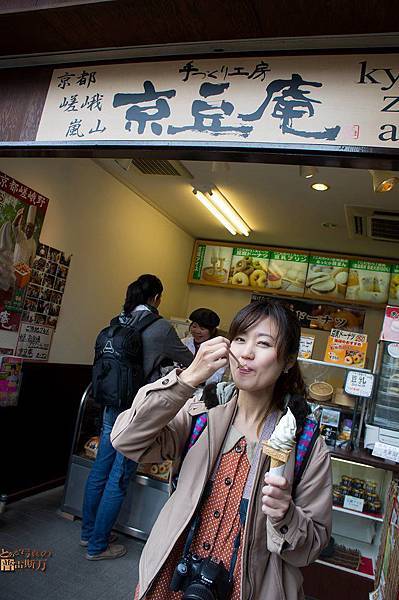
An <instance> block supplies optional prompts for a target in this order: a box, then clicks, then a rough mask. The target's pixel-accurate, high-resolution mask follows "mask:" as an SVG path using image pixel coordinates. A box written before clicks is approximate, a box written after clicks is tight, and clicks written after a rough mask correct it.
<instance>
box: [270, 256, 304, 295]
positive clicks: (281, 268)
mask: <svg viewBox="0 0 399 600" xmlns="http://www.w3.org/2000/svg"><path fill="white" fill-rule="evenodd" d="M307 271H308V255H307V254H299V253H294V252H278V251H271V252H270V262H269V270H268V274H267V288H268V289H272V290H275V291H283V292H286V293H289V294H290V293H292V294H295V295H301V296H303V293H304V290H305V281H306V273H307Z"/></svg>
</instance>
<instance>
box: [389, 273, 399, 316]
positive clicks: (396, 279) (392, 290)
mask: <svg viewBox="0 0 399 600" xmlns="http://www.w3.org/2000/svg"><path fill="white" fill-rule="evenodd" d="M388 304H393V305H394V306H398V305H399V265H392V267H391V281H390V283H389V298H388Z"/></svg>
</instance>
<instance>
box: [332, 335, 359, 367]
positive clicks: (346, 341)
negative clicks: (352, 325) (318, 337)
mask: <svg viewBox="0 0 399 600" xmlns="http://www.w3.org/2000/svg"><path fill="white" fill-rule="evenodd" d="M366 353H367V335H366V334H365V333H354V332H352V331H343V330H340V329H331V333H330V335H329V338H328V341H327V348H326V353H325V356H324V360H325V362H328V363H333V364H336V365H345V366H347V367H351V366H352V367H357V368H358V369H362V368H363V367H364V365H365V362H366Z"/></svg>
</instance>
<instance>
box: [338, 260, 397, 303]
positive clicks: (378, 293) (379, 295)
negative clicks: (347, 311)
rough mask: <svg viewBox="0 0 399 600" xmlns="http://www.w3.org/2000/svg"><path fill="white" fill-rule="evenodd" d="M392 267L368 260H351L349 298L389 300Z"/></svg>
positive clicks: (367, 300)
mask: <svg viewBox="0 0 399 600" xmlns="http://www.w3.org/2000/svg"><path fill="white" fill-rule="evenodd" d="M390 273H391V267H390V265H388V264H385V263H379V262H372V261H366V260H358V261H350V269H349V277H348V287H347V290H346V299H347V300H359V301H361V302H362V301H363V302H374V303H376V304H383V303H386V302H387V299H388V292H389V282H390Z"/></svg>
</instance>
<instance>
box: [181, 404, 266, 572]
mask: <svg viewBox="0 0 399 600" xmlns="http://www.w3.org/2000/svg"><path fill="white" fill-rule="evenodd" d="M277 416H278V412H277V411H274V412H272V413H270V414H269V415H268V416H267V417H266V420H265V423H264V425H263V428H262V432H261V434H260V437H259V441H258V443H257V445H256V449H255V454H254V457H253V460H252V462H251V468H250V470H249V473H248V477H247V481H246V484H245V488H244V492H243V495H242V498H241V501H240V506H239V516H240V527H239V530H238V532H237V535H236V537H235V540H234V546H233V553H232V556H231V560H230V567H229V580H230V581H232V579H233V573H234V569H235V565H236V562H237V557H238V551H239V548H240V542H241V531H242V529H243V527H244V525H245V520H246V517H247V511H248V504H249V498H250V495H251V492H252V488H253V484H254V480H255V476H256V472H257V470H258V464H259V460H260V456H261V453H262V442H263V441H265V440H268V439H269V438H270V436H271V434H272V433H273V431H274V428H275V426H276V421H277ZM226 437H227V434H226ZM223 446H224V444H223ZM223 446H222V448H221V450H220V452H219V454H218V457H217V459H216V463H215V466H214V468H213V470H212V474H211V476H210V478H209V480H208V482H207V484H206V486H205V489H204V492H203V494H202V497H201V500H200V503H199V505H198V508H197V510H196V511H195V514H194V517H193V519H192V522H191V527H190V530H189V532H188V535H187V539H186V543H185V544H184V549H183V556H187V555H188V553H189V551H190V548H191V544H192V543H193V540H194V537H195V535H196V533H197V531H198V529H199V526H200V523H201V509H202V506H203V505H204V503H205V501H206V500H207V498H208V497H209V496H210V495H211V492H212V488H213V483H214V481H215V479H216V474H217V472H218V469H219V466H220V461H221V460H222V456H223Z"/></svg>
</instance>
